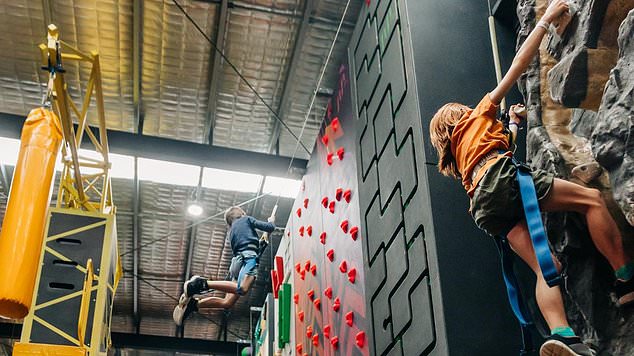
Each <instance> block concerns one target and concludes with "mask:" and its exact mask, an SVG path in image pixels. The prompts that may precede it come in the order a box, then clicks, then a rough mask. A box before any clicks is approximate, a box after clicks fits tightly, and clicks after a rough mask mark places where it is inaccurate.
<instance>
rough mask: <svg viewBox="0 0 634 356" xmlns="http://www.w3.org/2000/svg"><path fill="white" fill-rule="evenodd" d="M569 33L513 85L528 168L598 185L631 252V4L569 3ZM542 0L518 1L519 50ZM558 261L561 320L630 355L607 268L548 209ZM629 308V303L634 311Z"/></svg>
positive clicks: (630, 332)
mask: <svg viewBox="0 0 634 356" xmlns="http://www.w3.org/2000/svg"><path fill="white" fill-rule="evenodd" d="M572 3H573V6H574V8H575V10H576V13H575V15H574V17H573V18H572V21H571V22H570V24H569V25H568V27H567V29H566V30H565V31H564V32H563V33H562V34H561V36H559V35H556V34H551V35H550V36H549V37H548V38H547V39H546V40H545V41H544V43H542V47H541V50H540V55H539V58H537V59H536V60H535V61H534V62H533V64H532V65H531V67H530V68H529V70H528V71H527V72H526V73H525V74H524V76H523V77H522V79H521V80H520V83H519V88H520V91H521V92H522V94H523V95H524V98H525V101H526V106H527V107H528V110H529V116H528V125H529V129H528V136H527V140H526V141H527V160H528V161H529V163H530V164H531V166H533V167H535V168H540V169H544V170H548V171H550V172H554V173H555V174H556V176H558V177H560V178H563V179H567V180H570V181H573V182H575V183H578V184H581V185H584V186H588V187H593V188H597V189H599V190H601V192H602V194H603V196H604V198H605V200H606V203H607V204H608V206H609V207H610V210H611V213H612V215H613V216H614V218H615V220H616V221H617V223H618V224H619V227H620V229H621V232H622V235H623V238H624V244H625V248H626V250H628V251H629V252H631V253H632V254H634V227H633V226H634V11H631V10H632V9H633V8H634V0H611V1H610V0H574V1H572ZM547 5H548V0H519V1H518V8H517V15H518V17H519V22H520V29H519V33H518V48H519V46H520V45H521V43H523V41H524V39H525V38H526V36H527V35H528V34H529V33H530V31H531V30H532V29H533V28H534V26H535V22H536V19H539V18H540V17H541V15H542V14H543V12H544V11H545V9H546V6H547ZM545 222H546V226H547V229H548V234H549V238H550V241H551V243H552V245H553V247H554V250H555V252H556V254H557V255H558V257H559V258H560V260H561V261H562V262H563V264H564V278H565V281H566V282H565V288H564V298H565V304H566V310H567V313H568V319H569V321H570V323H571V324H572V326H573V328H574V329H575V330H576V331H577V333H578V334H580V336H582V338H583V339H584V340H585V341H586V342H589V343H592V344H593V345H594V346H595V348H596V350H597V351H598V354H599V355H634V310H631V309H630V310H622V309H619V308H617V307H616V305H615V300H614V296H613V294H612V293H611V290H612V283H613V281H614V276H613V272H612V270H611V268H610V266H609V265H608V264H607V262H606V261H605V259H604V258H603V256H601V255H600V254H599V253H598V252H597V251H596V249H595V248H594V245H593V243H592V241H591V239H590V236H589V233H588V228H587V226H586V222H585V219H584V218H583V216H581V215H579V214H576V213H548V214H546V217H545ZM632 309H634V308H632Z"/></svg>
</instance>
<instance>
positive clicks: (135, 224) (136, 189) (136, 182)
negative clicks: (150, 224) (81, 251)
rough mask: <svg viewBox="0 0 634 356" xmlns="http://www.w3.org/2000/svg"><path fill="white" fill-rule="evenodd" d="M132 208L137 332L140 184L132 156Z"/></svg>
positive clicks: (138, 323) (137, 328)
mask: <svg viewBox="0 0 634 356" xmlns="http://www.w3.org/2000/svg"><path fill="white" fill-rule="evenodd" d="M133 189H134V190H133V192H132V193H133V202H132V204H133V207H132V208H133V210H134V214H133V216H132V246H133V248H134V256H133V257H132V258H133V261H132V273H133V278H134V279H133V289H132V290H133V296H132V298H133V299H132V300H133V320H134V329H135V332H136V333H137V334H140V331H141V313H140V312H139V258H140V256H139V255H140V253H141V249H140V248H139V236H140V229H141V224H140V221H139V211H140V210H141V207H140V194H141V185H140V183H139V160H138V158H137V157H134V187H133Z"/></svg>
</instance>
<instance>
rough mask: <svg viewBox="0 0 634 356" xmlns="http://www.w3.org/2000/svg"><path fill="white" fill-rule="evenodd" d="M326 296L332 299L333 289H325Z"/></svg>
mask: <svg viewBox="0 0 634 356" xmlns="http://www.w3.org/2000/svg"><path fill="white" fill-rule="evenodd" d="M324 295H325V296H326V297H328V299H332V288H331V287H328V288H326V289H324Z"/></svg>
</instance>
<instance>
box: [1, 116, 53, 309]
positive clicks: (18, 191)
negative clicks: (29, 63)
mask: <svg viewBox="0 0 634 356" xmlns="http://www.w3.org/2000/svg"><path fill="white" fill-rule="evenodd" d="M61 142H62V130H61V127H60V122H59V119H58V118H57V115H55V113H53V112H52V111H50V110H46V109H44V108H37V109H33V110H31V112H30V113H29V116H28V117H27V119H26V122H25V123H24V127H23V128H22V137H21V143H20V154H19V156H18V161H17V164H16V167H15V172H14V174H13V180H12V183H11V192H10V193H9V200H8V203H7V209H6V212H5V215H4V221H3V224H2V231H1V232H0V316H3V317H6V318H11V319H21V318H24V317H25V316H26V315H27V314H28V310H29V307H30V306H31V299H32V297H33V289H34V286H35V279H36V277H37V272H38V269H39V260H40V252H41V249H42V242H43V238H44V227H45V225H46V210H47V207H48V205H49V201H50V194H51V183H52V182H53V177H54V173H55V159H56V157H57V153H58V151H59V147H60V144H61Z"/></svg>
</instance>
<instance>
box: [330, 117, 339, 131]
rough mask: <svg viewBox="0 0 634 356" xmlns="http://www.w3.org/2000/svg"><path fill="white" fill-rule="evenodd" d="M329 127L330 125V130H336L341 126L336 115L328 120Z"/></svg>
mask: <svg viewBox="0 0 634 356" xmlns="http://www.w3.org/2000/svg"><path fill="white" fill-rule="evenodd" d="M330 127H332V131H334V132H337V130H339V128H340V127H341V123H340V122H339V118H338V117H335V118H334V119H332V121H331V122H330Z"/></svg>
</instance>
